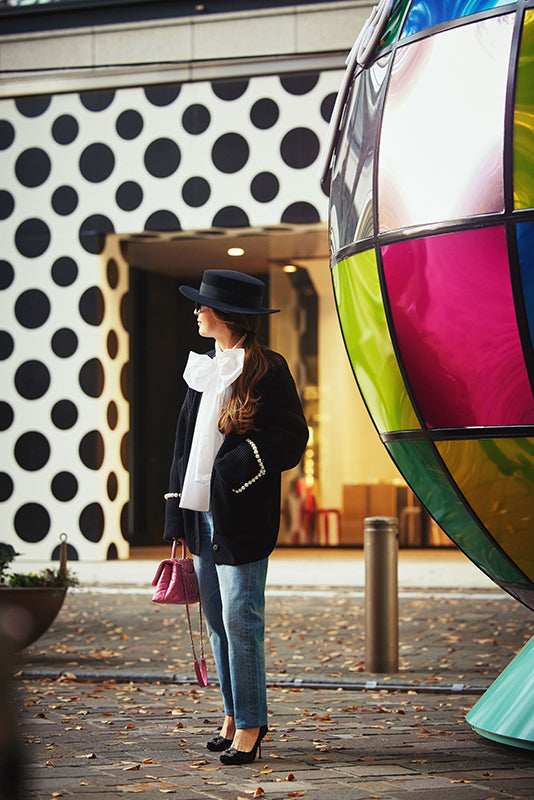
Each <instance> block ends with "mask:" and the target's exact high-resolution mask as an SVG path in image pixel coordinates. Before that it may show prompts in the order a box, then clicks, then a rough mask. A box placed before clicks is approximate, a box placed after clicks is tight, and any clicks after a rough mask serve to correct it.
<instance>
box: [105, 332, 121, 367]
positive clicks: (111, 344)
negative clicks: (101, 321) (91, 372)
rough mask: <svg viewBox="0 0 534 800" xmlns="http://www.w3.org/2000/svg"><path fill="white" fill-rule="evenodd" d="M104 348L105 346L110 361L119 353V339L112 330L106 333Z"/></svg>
mask: <svg viewBox="0 0 534 800" xmlns="http://www.w3.org/2000/svg"><path fill="white" fill-rule="evenodd" d="M106 346H107V351H108V356H109V357H110V358H111V359H112V360H113V359H115V358H117V354H118V352H119V339H118V337H117V334H116V333H115V331H114V330H113V329H112V330H110V331H109V333H108V336H107V339H106Z"/></svg>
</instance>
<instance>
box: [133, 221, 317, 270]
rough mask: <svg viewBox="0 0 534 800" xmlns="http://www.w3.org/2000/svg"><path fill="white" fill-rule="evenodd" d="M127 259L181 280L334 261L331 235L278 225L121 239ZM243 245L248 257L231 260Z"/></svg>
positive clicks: (311, 227) (312, 228) (309, 227)
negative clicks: (210, 273) (223, 271)
mask: <svg viewBox="0 0 534 800" xmlns="http://www.w3.org/2000/svg"><path fill="white" fill-rule="evenodd" d="M119 238H120V241H121V248H122V252H123V255H124V256H125V258H126V259H127V261H128V263H129V264H130V266H132V267H139V268H141V269H146V270H152V271H154V272H160V273H164V274H166V275H172V276H180V275H192V274H196V273H197V272H198V273H201V272H203V271H204V270H205V269H237V270H239V271H242V272H249V273H255V272H267V271H268V269H269V267H270V266H273V265H274V264H279V265H280V266H284V265H285V264H293V263H296V264H297V265H298V264H299V262H306V261H311V260H317V259H320V260H326V262H327V263H328V260H329V251H328V231H327V225H326V223H324V222H321V223H316V224H314V225H273V226H269V227H262V228H209V229H207V230H201V231H179V232H178V231H175V232H168V233H160V232H144V233H139V234H130V235H128V236H124V235H121V236H120V237H119ZM230 247H241V248H243V250H244V251H245V253H244V255H242V256H238V257H236V256H229V255H228V254H227V250H228V249H229V248H230Z"/></svg>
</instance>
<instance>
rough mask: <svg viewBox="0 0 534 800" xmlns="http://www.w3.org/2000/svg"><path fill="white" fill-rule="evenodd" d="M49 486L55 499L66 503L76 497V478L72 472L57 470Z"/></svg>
mask: <svg viewBox="0 0 534 800" xmlns="http://www.w3.org/2000/svg"><path fill="white" fill-rule="evenodd" d="M50 488H51V489H52V494H53V495H54V497H55V498H56V500H60V501H61V502H62V503H67V502H68V501H69V500H72V499H73V498H74V497H76V494H77V492H78V480H77V478H76V476H75V475H73V474H72V472H58V473H57V475H54V477H53V479H52V484H51V487H50Z"/></svg>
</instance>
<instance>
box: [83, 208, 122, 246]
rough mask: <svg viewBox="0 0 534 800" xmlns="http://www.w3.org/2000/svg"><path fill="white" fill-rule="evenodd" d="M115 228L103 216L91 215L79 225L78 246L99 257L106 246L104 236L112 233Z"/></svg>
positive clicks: (107, 218)
mask: <svg viewBox="0 0 534 800" xmlns="http://www.w3.org/2000/svg"><path fill="white" fill-rule="evenodd" d="M114 231H115V228H114V226H113V223H112V221H111V220H110V219H109V217H106V216H105V215H104V214H91V215H90V216H89V217H86V219H84V221H83V222H82V224H81V225H80V232H79V238H80V244H81V245H82V247H83V249H84V250H86V251H87V252H88V253H92V254H93V255H100V253H101V252H102V251H103V250H104V247H105V245H106V234H108V233H114Z"/></svg>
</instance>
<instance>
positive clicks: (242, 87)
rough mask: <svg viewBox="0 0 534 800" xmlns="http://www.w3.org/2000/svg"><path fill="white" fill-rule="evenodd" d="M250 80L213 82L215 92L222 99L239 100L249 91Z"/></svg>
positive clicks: (212, 86)
mask: <svg viewBox="0 0 534 800" xmlns="http://www.w3.org/2000/svg"><path fill="white" fill-rule="evenodd" d="M248 86H249V81H248V80H247V81H214V83H212V84H211V88H212V89H213V93H214V94H215V95H216V96H217V97H219V98H220V99H221V100H237V98H238V97H242V96H243V95H244V94H245V92H246V91H247V89H248Z"/></svg>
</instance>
